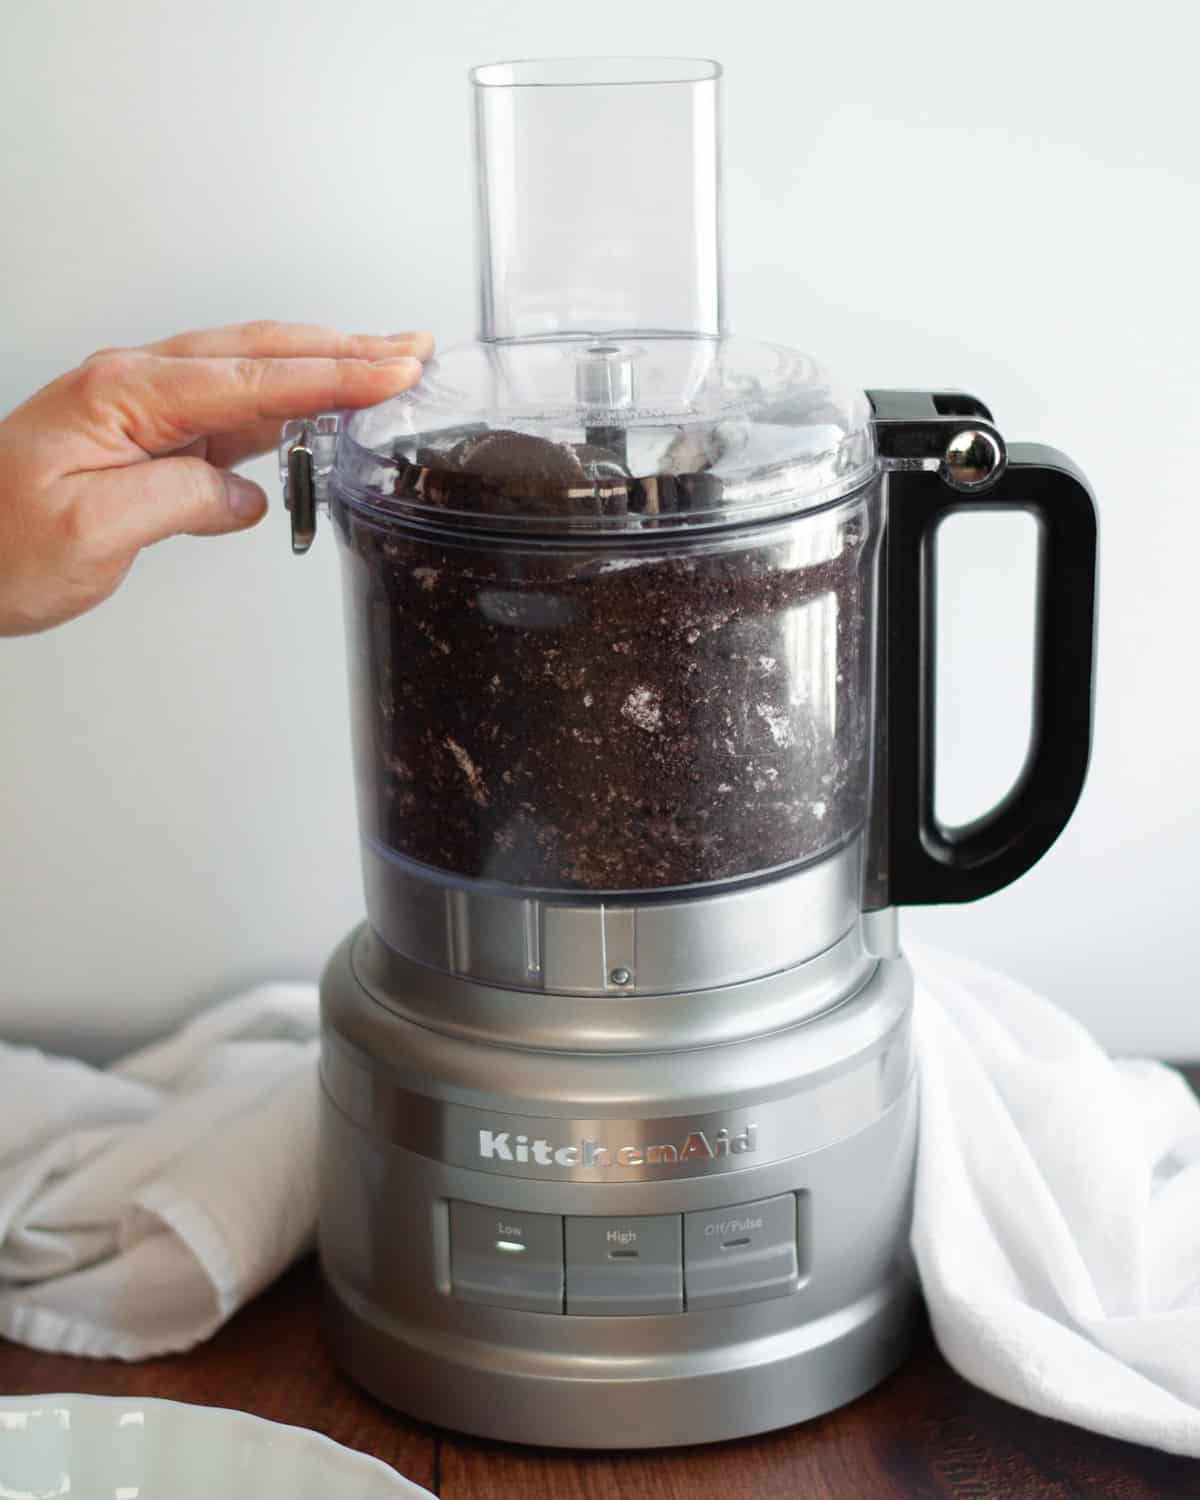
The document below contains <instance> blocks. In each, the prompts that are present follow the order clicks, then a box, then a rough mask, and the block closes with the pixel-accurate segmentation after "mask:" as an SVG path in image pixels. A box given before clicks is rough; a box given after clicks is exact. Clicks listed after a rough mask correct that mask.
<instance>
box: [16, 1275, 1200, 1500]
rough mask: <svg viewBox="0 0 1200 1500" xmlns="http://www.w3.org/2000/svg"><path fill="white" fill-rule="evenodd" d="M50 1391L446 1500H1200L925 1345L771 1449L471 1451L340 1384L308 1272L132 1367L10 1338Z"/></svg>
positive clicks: (496, 1447)
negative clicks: (973, 1381)
mask: <svg viewBox="0 0 1200 1500" xmlns="http://www.w3.org/2000/svg"><path fill="white" fill-rule="evenodd" d="M49 1391H90V1392H94V1393H96V1394H99V1395H119V1396H131V1395H137V1396H166V1397H168V1398H170V1399H171V1400H175V1401H196V1402H200V1403H203V1404H206V1405H212V1406H236V1407H242V1408H244V1409H245V1410H247V1411H252V1412H255V1413H257V1414H258V1415H259V1416H263V1417H270V1418H273V1419H274V1420H275V1421H278V1422H293V1423H296V1424H297V1425H299V1426H302V1427H314V1428H316V1429H317V1430H318V1431H319V1432H324V1433H327V1434H328V1435H329V1436H330V1437H332V1438H336V1439H337V1441H338V1442H340V1443H348V1444H349V1445H350V1446H351V1447H353V1448H361V1449H362V1450H363V1451H364V1452H366V1453H373V1454H375V1455H376V1457H378V1458H382V1459H384V1460H385V1461H386V1462H387V1463H390V1464H393V1465H394V1466H395V1467H396V1468H397V1469H399V1471H400V1472H401V1473H402V1474H405V1475H407V1476H408V1477H409V1478H410V1479H413V1480H415V1481H416V1482H417V1483H418V1484H423V1485H424V1486H425V1487H426V1488H427V1489H430V1490H432V1491H433V1492H434V1494H436V1495H441V1496H443V1497H445V1500H466V1497H468V1496H469V1497H471V1500H491V1497H499V1496H503V1497H505V1500H616V1497H618V1496H619V1497H620V1500H683V1497H685V1496H686V1497H688V1500H699V1497H701V1496H703V1497H706V1500H707V1497H710V1496H712V1497H716V1500H768V1497H769V1500H774V1497H777V1496H778V1497H782V1496H794V1497H797V1500H876V1497H879V1500H883V1497H887V1500H942V1497H950V1496H954V1497H962V1500H968V1497H969V1500H1024V1497H1026V1496H1028V1497H1031V1500H1034V1497H1036V1500H1068V1497H1072V1500H1073V1497H1076V1496H1079V1497H1081V1500H1082V1497H1087V1500H1109V1497H1112V1500H1142V1497H1143V1496H1145V1497H1149V1496H1155V1497H1158V1496H1162V1497H1168V1496H1169V1497H1171V1500H1180V1497H1185V1496H1197V1497H1200V1463H1197V1462H1196V1461H1194V1460H1189V1459H1180V1458H1171V1457H1169V1456H1168V1455H1166V1454H1164V1453H1157V1452H1155V1451H1154V1450H1153V1449H1149V1448H1139V1447H1135V1446H1134V1445H1133V1444H1131V1443H1118V1442H1114V1441H1112V1440H1111V1439H1108V1438H1099V1437H1094V1436H1092V1435H1091V1434H1090V1433H1086V1432H1081V1431H1079V1430H1078V1429H1077V1428H1074V1427H1067V1426H1065V1425H1063V1424H1062V1423H1059V1422H1051V1421H1048V1420H1046V1419H1045V1418H1043V1417H1035V1416H1031V1415H1030V1414H1029V1413H1028V1412H1023V1411H1019V1410H1018V1409H1017V1408H1016V1407H1012V1406H1009V1405H1008V1404H1007V1403H1006V1402H1003V1401H997V1400H996V1399H995V1398H994V1397H992V1396H987V1395H984V1393H983V1392H982V1391H978V1390H976V1389H975V1388H974V1387H972V1386H969V1385H967V1384H966V1383H965V1382H964V1381H962V1380H960V1379H959V1378H958V1376H957V1375H955V1374H954V1373H953V1372H952V1371H951V1370H950V1368H949V1366H948V1365H946V1363H945V1362H944V1361H943V1360H942V1358H941V1356H940V1355H939V1354H938V1353H937V1350H936V1349H935V1348H934V1345H933V1342H932V1340H931V1339H930V1337H929V1336H928V1334H922V1336H921V1337H920V1339H919V1341H918V1345H917V1349H916V1352H915V1353H914V1355H913V1357H912V1358H911V1359H910V1360H909V1361H908V1363H907V1364H906V1365H905V1366H904V1367H903V1369H901V1370H900V1371H899V1372H898V1373H897V1374H896V1375H893V1376H892V1378H891V1379H890V1380H888V1381H886V1382H885V1383H884V1384H883V1385H881V1386H880V1387H878V1388H877V1389H876V1390H875V1391H873V1392H871V1393H870V1394H869V1395H867V1396H864V1397H863V1398H862V1400H860V1401H856V1402H854V1403H853V1404H852V1405H850V1406H848V1407H844V1408H843V1409H842V1410H841V1411H838V1412H834V1413H833V1414H832V1415H830V1416H827V1417H822V1418H819V1419H818V1420H817V1421H814V1422H808V1423H805V1424H803V1425H801V1426H799V1427H793V1428H790V1429H788V1430H787V1431H785V1432H778V1433H773V1434H771V1435H769V1436H767V1437H760V1438H748V1439H744V1440H742V1441H741V1442H735V1443H720V1444H715V1445H713V1446H711V1447H704V1448H687V1449H674V1450H668V1451H664V1452H660V1453H616V1454H584V1453H565V1452H552V1451H541V1450H537V1449H531V1448H513V1447H508V1446H506V1445H505V1444H503V1443H490V1442H482V1441H476V1440H475V1439H473V1438H462V1437H457V1436H455V1435H454V1434H452V1433H448V1432H439V1431H436V1430H434V1429H433V1428H429V1427H424V1426H421V1425H420V1424H418V1423H416V1422H410V1421H409V1420H408V1419H407V1418H405V1417H401V1416H398V1415H396V1413H394V1412H392V1411H389V1410H388V1409H387V1408H386V1407H384V1406H381V1405H380V1404H379V1402H377V1401H375V1400H373V1399H372V1398H371V1397H370V1396H366V1395H363V1394H362V1392H360V1391H359V1390H357V1389H356V1388H355V1387H354V1386H352V1385H350V1384H349V1382H348V1381H347V1380H346V1379H345V1378H344V1377H343V1376H342V1375H340V1374H339V1373H338V1371H337V1370H336V1369H335V1367H334V1365H333V1362H332V1360H331V1359H330V1357H329V1354H328V1353H327V1351H326V1349H325V1346H324V1343H323V1342H322V1338H321V1332H320V1289H319V1284H318V1280H317V1273H316V1266H315V1263H314V1262H313V1261H311V1260H308V1261H305V1262H303V1263H302V1264H301V1265H299V1266H296V1267H295V1268H294V1269H293V1270H291V1271H289V1272H288V1274H287V1275H286V1276H284V1277H283V1278H282V1280H280V1281H278V1282H277V1283H276V1284H275V1285H274V1286H273V1287H271V1288H270V1289H269V1290H268V1291H266V1292H264V1293H263V1295H262V1296H261V1297H259V1298H258V1299H257V1300H256V1301H255V1302H253V1303H251V1304H250V1305H249V1306H248V1307H246V1308H243V1310H242V1311H241V1312H240V1313H239V1314H238V1315H237V1316H236V1317H235V1318H234V1319H233V1320H232V1321H231V1322H230V1323H229V1324H227V1325H226V1327H225V1328H223V1329H222V1330H221V1332H220V1333H219V1334H217V1336H216V1337H215V1338H214V1339H212V1340H210V1342H209V1343H207V1344H205V1345H202V1346H201V1347H200V1348H199V1349H195V1350H193V1351H192V1352H191V1353H189V1354H180V1355H173V1356H171V1357H170V1358H168V1359H155V1360H148V1361H146V1362H144V1363H141V1364H132V1365H130V1364H122V1363H118V1362H116V1361H108V1360H103V1361H102V1360H89V1359H74V1358H71V1357H69V1356H66V1355H51V1354H37V1353H35V1352H33V1351H32V1350H29V1349H25V1348H22V1347H19V1346H18V1345H16V1344H10V1343H6V1342H4V1341H2V1340H0V1392H3V1394H5V1395H24V1394H36V1393H38V1392H49ZM2 1484H3V1476H2V1475H0V1486H2ZM0 1492H2V1491H0ZM214 1500H224V1497H220V1496H214ZM331 1500H332V1497H331Z"/></svg>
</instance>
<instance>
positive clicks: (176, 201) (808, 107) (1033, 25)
mask: <svg viewBox="0 0 1200 1500" xmlns="http://www.w3.org/2000/svg"><path fill="white" fill-rule="evenodd" d="M615 51H632V52H639V53H654V52H687V53H691V54H701V55H708V56H713V57H717V58H720V59H721V60H722V61H723V62H724V63H725V65H726V69H727V83H726V119H727V126H726V160H727V185H728V204H727V206H728V226H729V228H728V241H727V254H728V268H727V269H728V281H729V286H730V289H731V311H732V316H733V322H734V324H735V326H736V327H737V328H738V329H739V330H740V331H742V332H745V333H748V334H758V335H760V336H765V337H771V338H775V339H779V340H781V341H784V342H788V343H794V344H799V345H800V346H802V347H807V348H810V349H812V350H813V351H815V352H818V353H820V354H821V355H823V356H824V357H826V358H827V359H830V360H832V361H833V362H834V363H835V364H838V365H840V366H841V367H843V368H844V369H845V370H846V371H848V372H852V373H854V374H855V375H857V377H858V378H859V379H860V380H861V381H862V383H863V384H876V385H886V384H898V385H910V386H912V385H922V384H933V385H938V386H940V385H954V384H957V385H960V386H963V387H965V388H967V389H970V390H975V391H978V392H979V393H980V394H981V395H983V396H984V397H985V399H987V400H989V401H990V403H991V404H992V405H993V408H994V410H995V411H996V413H997V416H998V419H999V420H1000V422H1001V425H1002V427H1003V429H1004V430H1005V431H1006V432H1007V433H1008V434H1009V435H1010V436H1012V437H1024V438H1031V439H1037V440H1042V441H1052V442H1054V443H1056V444H1057V445H1058V446H1060V447H1063V448H1065V449H1067V450H1068V451H1069V452H1071V453H1072V454H1074V455H1075V456H1077V457H1078V458H1079V459H1080V460H1081V461H1082V462H1083V463H1084V464H1085V466H1086V467H1087V469H1088V471H1089V473H1090V474H1091V476H1092V478H1093V481H1094V483H1095V486H1096V488H1097V491H1098V493H1099V495H1100V499H1101V504H1102V508H1103V549H1104V552H1103V559H1104V561H1103V592H1102V600H1103V611H1102V626H1101V638H1100V645H1101V654H1100V685H1099V701H1098V724H1097V730H1098V732H1097V743H1096V754H1095V761H1094V770H1093V774H1092V779H1091V782H1090V785H1089V788H1088V791H1087V793H1086V794H1085V798H1084V802H1083V804H1082V806H1081V809H1080V811H1079V814H1078V816H1077V818H1076V820H1075V821H1074V823H1073V824H1072V825H1071V827H1070V829H1069V830H1068V832H1067V833H1066V834H1065V836H1064V837H1063V839H1062V840H1061V841H1060V843H1059V844H1058V846H1057V847H1056V848H1055V849H1054V850H1053V851H1052V852H1051V853H1050V855H1049V856H1048V857H1047V858H1046V859H1045V860H1044V861H1043V862H1042V864H1041V865H1040V866H1039V867H1038V868H1037V869H1036V870H1035V871H1034V872H1033V873H1032V874H1030V875H1029V876H1027V877H1026V878H1025V879H1024V880H1023V881H1021V882H1020V883H1019V884H1018V885H1017V886H1016V887H1014V888H1012V889H1011V890H1009V891H1007V892H1005V893H1003V894H1001V895H999V896H997V897H994V898H993V899H991V900H989V901H986V902H984V903H982V904H980V905H979V906H977V907H974V908H963V909H955V910H947V911H935V912H923V913H916V914H911V915H910V916H909V917H907V918H906V930H907V932H908V933H909V934H910V935H919V936H921V937H923V938H934V939H937V940H939V941H942V942H945V943H949V944H954V945H957V946H959V947H961V948H963V949H965V950H969V951H971V952H973V953H975V954H977V955H979V956H980V957H982V958H985V959H988V960H992V961H995V962H997V963H1000V964H1003V965H1004V966H1005V967H1007V968H1008V969H1009V970H1011V971H1012V972H1014V973H1016V974H1018V975H1020V976H1022V977H1024V978H1025V979H1027V980H1029V981H1031V982H1032V983H1034V984H1035V985H1038V986H1040V987H1042V988H1043V989H1044V990H1045V991H1046V992H1047V993H1049V994H1050V995H1052V996H1053V997H1054V998H1056V999H1057V1000H1059V1001H1060V1002H1061V1003H1063V1004H1064V1005H1066V1006H1068V1007H1070V1008H1071V1009H1072V1010H1073V1011H1074V1012H1075V1013H1076V1014H1077V1015H1079V1016H1080V1017H1082V1018H1083V1019H1084V1020H1086V1021H1087V1022H1088V1023H1089V1024H1090V1025H1091V1026H1093V1027H1094V1029H1095V1031H1096V1032H1097V1033H1098V1035H1099V1036H1100V1037H1101V1038H1102V1040H1103V1041H1104V1042H1105V1043H1107V1044H1108V1045H1110V1046H1112V1047H1114V1048H1118V1049H1136V1050H1140V1051H1149V1052H1155V1053H1162V1054H1167V1055H1177V1056H1180V1055H1189V1054H1190V1055H1192V1056H1197V1055H1200V993H1198V987H1197V983H1196V973H1195V970H1196V953H1195V946H1196V945H1195V939H1196V936H1197V925H1198V924H1197V915H1196V905H1197V867H1198V865H1200V793H1198V791H1197V778H1198V776H1200V751H1198V749H1197V744H1196V739H1197V733H1198V732H1200V709H1198V708H1197V695H1198V692H1200V685H1198V674H1197V669H1196V649H1195V645H1196V639H1197V628H1196V606H1197V594H1198V586H1197V583H1196V559H1197V557H1198V556H1200V503H1197V493H1198V490H1197V481H1196V473H1197V452H1196V445H1197V440H1198V437H1200V326H1198V323H1200V320H1198V317H1197V311H1196V307H1197V300H1196V286H1197V272H1196V254H1197V235H1198V231H1200V206H1198V205H1200V198H1198V190H1200V168H1198V166H1197V156H1198V147H1200V104H1198V102H1197V101H1198V82H1197V62H1196V58H1197V55H1198V51H1200V22H1198V20H1197V11H1196V9H1195V7H1194V6H1193V5H1192V4H1190V3H1188V0H1143V3H1142V4H1140V5H1139V6H1137V7H1136V8H1133V9H1131V8H1130V6H1129V5H1128V4H1126V3H1119V4H1118V3H1115V0H1004V3H986V4H985V3H980V0H953V3H952V0H941V3H929V0H927V3H912V4H907V5H889V4H884V3H882V0H881V3H876V4H871V3H868V0H805V3H804V4H795V3H781V4H768V3H765V0H758V3H755V0H744V3H741V4H731V3H729V0H658V3H656V4H653V5H650V4H646V3H644V0H638V3H633V0H607V3H606V4H605V5H603V6H600V7H597V6H594V5H588V6H584V5H582V4H572V3H569V0H524V3H522V4H519V5H506V6H500V5H496V4H490V3H482V0H446V3H443V4H441V5H439V6H427V5H419V6H418V5H415V4H401V3H397V0H342V3H340V4H336V5H334V4H328V3H321V0H287V3H283V0H205V4H203V5H197V6H182V5H166V4H162V3H160V0H105V3H104V4H92V3H88V0H41V3H36V4H35V3H31V0H18V3H17V4H15V5H12V6H10V7H8V8H7V10H6V12H5V25H4V44H3V48H2V50H0V141H2V142H3V146H2V148H0V150H2V156H0V170H2V173H3V201H4V228H3V231H2V234H0V272H2V275H0V305H2V307H3V327H4V342H5V358H4V360H3V362H2V363H0V409H7V408H8V407H10V406H12V405H15V404H16V403H17V402H18V401H19V400H20V399H21V398H22V396H23V395H24V394H26V393H27V392H28V391H29V390H31V389H32V388H34V387H36V386H37V385H39V384H40V383H42V382H43V381H45V380H47V379H49V378H50V377H52V376H53V375H55V374H56V373H57V372H59V371H60V370H61V369H63V368H65V367H67V366H69V365H70V364H72V363H74V362H75V361H76V360H78V359H79V358H80V357H81V356H83V355H85V354H87V353H88V352H89V351H90V350H92V349H93V348H95V347H98V346H101V345H105V344H113V343H121V342H129V343H132V342H140V341H143V340H146V339H150V338H154V337H158V336H161V335H164V334H166V333H169V332H172V331H175V330H178V329H181V328H184V327H188V326H195V325H202V324H207V323H217V322H227V321H230V320H234V319H241V318H250V317H263V316H274V317H280V318H303V319H312V320H323V321H327V322H330V323H333V324H338V325H341V326H344V327H346V328H348V329H355V330H374V331H380V332H390V331H393V330H395V329H398V328H406V327H410V326H413V325H417V326H429V327H432V328H434V329H435V330H436V331H437V332H438V333H439V335H440V336H441V337H442V338H443V340H444V341H447V342H452V341H454V340H456V339H458V338H460V337H463V336H466V335H469V334H470V332H471V331H472V330H471V327H470V319H471V315H472V297H471V293H472V249H471V236H472V228H471V219H470V207H471V205H470V175H469V174H470V161H469V156H468V133H467V90H466V84H465V79H464V73H465V70H466V68H467V67H468V65H469V64H471V63H473V62H477V61H484V60H488V59H491V58H497V57H520V56H528V55H547V54H556V53H577V52H615ZM264 476H265V477H266V478H267V479H268V480H269V479H270V466H269V464H267V463H264V464H263V465H262V466H261V467H260V470H259V477H260V478H261V477H264ZM0 503H3V476H2V475H0ZM985 524H986V523H983V522H981V523H979V526H980V529H979V530H978V531H977V532H974V534H973V535H972V534H970V533H971V526H970V524H969V523H962V525H960V527H959V530H958V533H957V535H956V537H955V538H954V539H953V540H952V542H951V543H950V544H948V546H947V554H948V558H949V560H950V561H952V562H953V563H954V564H955V567H954V570H953V571H954V572H955V574H956V580H955V581H953V582H950V583H948V584H947V607H946V619H947V628H946V632H945V633H946V637H947V646H946V650H945V652H944V657H945V662H946V668H947V680H948V681H949V682H950V684H951V686H952V688H953V691H952V692H951V693H950V694H949V695H948V696H949V698H950V700H951V701H949V703H948V704H947V707H946V716H945V720H944V724H943V730H942V735H941V741H942V746H941V748H942V750H943V752H944V761H945V764H946V768H947V769H946V779H945V782H944V792H945V805H946V807H947V808H948V809H949V810H951V811H954V810H962V809H964V808H970V807H974V806H978V805H979V803H980V800H981V799H982V798H986V796H987V794H989V793H992V792H995V791H996V790H998V789H999V788H1000V787H1001V786H1002V785H1003V783H1004V781H1005V780H1006V778H1007V777H1008V775H1009V774H1010V773H1011V771H1012V770H1013V769H1014V767H1015V763H1016V762H1017V761H1018V760H1019V757H1020V749H1021V734H1022V733H1023V724H1024V719H1023V714H1024V712H1025V701H1026V696H1027V695H1026V694H1025V692H1024V689H1023V685H1022V681H1021V675H1020V661H1021V655H1022V652H1023V651H1026V650H1027V644H1026V642H1027V638H1028V630H1027V629H1025V628H1024V627H1023V625H1022V624H1021V602H1022V598H1023V593H1024V587H1025V582H1024V580H1025V578H1026V576H1027V575H1026V573H1025V571H1024V570H1025V565H1026V563H1027V556H1026V553H1025V552H1024V551H1023V547H1024V543H1023V540H1022V535H1023V534H1022V533H1021V532H1020V528H1017V534H1016V535H1015V536H1014V534H1013V531H1012V529H1011V528H1008V529H1004V530H1002V531H1000V532H999V533H998V534H995V535H993V534H992V533H991V532H988V533H987V534H986V536H985V533H984V526H985ZM285 533H286V526H285V522H284V519H283V517H282V515H281V514H280V513H279V512H276V513H274V514H273V515H272V516H271V517H270V518H269V519H268V521H267V522H266V523H264V525H263V526H262V527H261V528H260V530H259V531H258V532H257V533H255V534H253V535H252V536H250V537H248V538H239V539H234V540H227V541H219V542H213V541H207V542H201V541H178V542H172V543H168V544H165V545H163V546H161V547H159V548H157V549H155V550H154V551H153V552H151V553H150V554H148V555H146V556H145V557H144V558H143V559H142V560H141V562H140V563H139V565H138V567H137V568H136V570H135V572H134V574H133V576H132V577H131V579H130V580H129V582H128V584H127V585H126V587H125V588H124V589H123V591H122V592H121V594H120V595H119V597H118V598H117V599H116V600H115V601H114V602H112V603H111V604H110V605H108V606H107V607H106V608H104V609H102V610H100V611H99V612H98V613H96V614H94V615H92V616H90V617H88V618H86V619H84V620H82V621H80V622H77V623H75V624H73V625H70V626H68V627H66V628H65V629H63V630H61V631H58V632H55V633H53V634H51V635H47V636H44V637H41V638H37V639H31V640H13V641H7V642H0V704H2V705H3V727H2V730H0V839H2V848H0V1034H3V1035H5V1036H7V1037H8V1038H10V1039H26V1038H38V1039H41V1040H43V1041H47V1042H50V1043H52V1044H54V1045H58V1046H72V1047H76V1048H79V1049H80V1050H83V1051H89V1052H96V1053H105V1052H108V1053H111V1052H112V1051H114V1050H115V1049H116V1048H118V1047H120V1046H123V1045H126V1044H127V1043H130V1042H133V1041H135V1040H137V1039H140V1038H141V1037H143V1036H145V1035H146V1034H148V1033H150V1032H152V1031H155V1030H158V1029H161V1028H163V1027H165V1026H166V1025H167V1024H169V1023H170V1022H172V1021H174V1020H175V1019H176V1018H178V1017H180V1016H181V1015H182V1014H183V1013H185V1012H186V1011H187V1010H188V1009H189V1008H191V1007H194V1006H195V1005H197V1004H198V1003H200V1002H202V1001H204V1000H205V999H207V998H210V997H213V996H216V995H218V994H220V993H223V992H227V991H228V990H229V989H230V988H231V987H233V986H236V985H239V984H242V983H244V982H245V981H247V980H252V979H255V978H259V977H264V976H268V975H313V974H315V973H316V972H317V970H318V967H319V965H320V962H321V960H322V957H323V956H324V954H325V953H326V952H327V950H328V949H329V948H330V946H331V945H332V944H333V942H334V941H335V939H336V938H337V937H338V936H339V935H340V933H341V932H342V931H343V930H344V929H345V928H346V927H347V926H348V925H349V924H350V923H351V922H352V921H354V920H355V919H356V917H357V914H358V913H359V910H360V893H359V883H358V871H357V863H356V852H355V831H354V823H353V809H352V795H351V785H350V765H349V757H348V740H347V723H346V714H345V710H344V685H343V681H342V672H343V668H342V640H341V623H340V612H339V606H338V598H337V579H336V576H335V567H334V563H335V557H334V547H333V543H332V537H331V536H330V535H329V534H328V533H327V534H326V535H325V536H324V538H323V539H322V541H321V543H320V545H319V546H318V547H317V548H316V549H315V551H314V553H313V554H311V555H310V556H309V558H307V559H306V560H305V561H303V562H295V561H293V560H292V558H291V557H290V555H289V552H288V545H287V540H286V534H285ZM1014 663H1015V664H1016V665H1015V666H1014Z"/></svg>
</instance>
